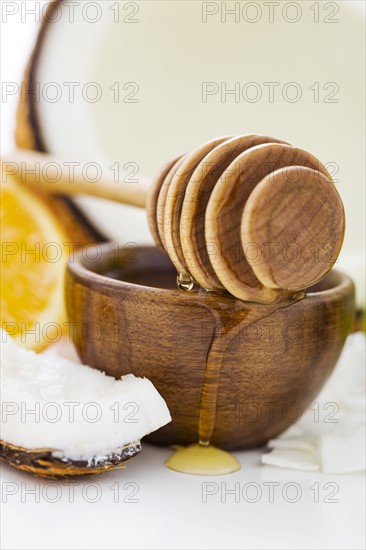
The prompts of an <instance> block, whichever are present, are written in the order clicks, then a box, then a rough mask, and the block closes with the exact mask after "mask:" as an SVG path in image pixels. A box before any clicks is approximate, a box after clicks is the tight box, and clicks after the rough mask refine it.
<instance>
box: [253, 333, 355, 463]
mask: <svg viewBox="0 0 366 550" xmlns="http://www.w3.org/2000/svg"><path fill="white" fill-rule="evenodd" d="M365 352H366V339H365V335H364V334H362V333H356V334H351V335H350V336H349V337H348V340H347V343H346V346H345V348H344V350H343V353H342V355H341V358H340V360H339V362H338V365H337V367H336V369H335V371H334V373H333V374H332V376H331V378H330V379H329V382H328V383H327V385H326V386H325V388H324V389H323V391H322V392H321V393H320V395H319V396H318V397H317V398H316V400H315V402H314V403H313V404H312V406H311V407H310V409H309V410H308V411H307V412H306V413H305V414H304V416H303V417H302V418H301V419H300V420H299V421H298V422H297V423H296V424H294V425H292V426H291V427H290V428H289V429H288V430H287V431H286V432H285V433H283V434H282V435H280V436H279V437H278V438H277V439H273V440H271V441H269V442H268V447H269V448H271V449H272V451H271V452H269V453H266V454H264V455H263V456H262V464H267V465H270V466H277V467H280V468H291V469H296V470H304V471H305V470H308V471H313V470H319V471H322V472H323V473H326V474H347V473H351V472H361V471H363V470H365V468H366V456H365V428H366V425H365V418H366V416H365V412H366V409H365V405H366V400H365V395H366V393H365V392H366V378H365Z"/></svg>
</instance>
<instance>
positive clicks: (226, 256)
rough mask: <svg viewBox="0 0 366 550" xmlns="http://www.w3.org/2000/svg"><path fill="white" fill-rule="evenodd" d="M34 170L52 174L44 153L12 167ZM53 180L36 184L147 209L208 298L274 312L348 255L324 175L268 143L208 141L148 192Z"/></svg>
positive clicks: (302, 155) (339, 210)
mask: <svg viewBox="0 0 366 550" xmlns="http://www.w3.org/2000/svg"><path fill="white" fill-rule="evenodd" d="M27 155H28V156H27ZM12 160H13V159H12ZM27 161H29V162H32V163H33V165H34V163H35V162H39V163H40V166H41V167H42V166H45V165H46V164H48V165H50V160H49V157H48V155H42V154H38V153H37V154H36V153H27V152H24V153H23V152H22V153H20V154H19V158H18V159H16V160H15V162H18V163H19V162H25V163H26V164H27ZM9 162H10V161H9V160H7V161H5V162H3V164H5V165H6V164H8V165H9ZM10 164H12V163H10ZM59 165H60V166H62V163H59ZM47 174H48V178H47V179H46V178H41V179H40V181H38V182H34V183H33V185H35V186H37V187H42V188H43V189H45V190H47V191H49V192H57V193H63V194H87V195H94V196H99V197H101V198H105V199H111V200H116V201H118V202H122V203H125V204H130V205H133V206H139V207H144V206H146V209H147V216H148V222H149V227H150V230H151V233H152V235H153V237H154V240H155V242H156V244H157V245H158V246H159V247H161V248H163V249H164V250H165V251H166V252H167V253H168V255H169V256H170V259H171V261H172V262H173V264H174V266H175V267H176V269H177V271H178V273H179V274H180V281H181V282H183V283H184V282H186V284H187V287H188V288H190V287H191V286H193V282H192V283H191V281H192V280H194V281H196V282H197V283H198V284H199V285H200V286H201V287H203V288H205V289H206V290H211V291H217V292H222V291H225V290H226V291H228V292H230V293H231V294H232V295H233V296H235V297H237V298H239V299H241V300H247V301H254V302H260V303H273V302H276V301H278V300H281V299H283V298H287V297H289V296H291V295H293V294H296V293H297V292H298V291H301V290H304V289H306V288H308V287H309V286H311V285H314V284H315V283H317V282H318V281H320V280H321V279H322V278H323V277H324V275H325V274H326V273H327V272H328V271H329V270H330V269H331V268H332V266H333V264H334V263H335V261H336V259H337V256H338V254H339V251H340V248H341V246H342V241H343V236H344V229H345V216H344V209H343V205H342V201H341V199H340V197H339V195H338V192H337V190H336V189H335V187H334V184H333V182H332V179H331V176H330V175H329V173H328V172H327V170H326V168H325V167H324V166H323V165H322V164H321V163H320V161H319V160H317V159H316V158H315V157H314V156H312V155H311V154H310V153H308V152H306V151H304V150H302V149H298V148H296V147H293V146H291V145H290V144H288V143H286V142H284V141H281V140H279V139H275V138H271V137H266V136H260V135H244V136H239V137H223V138H218V139H215V140H212V141H209V142H207V143H205V144H203V145H201V146H200V147H198V148H196V149H194V150H193V151H190V152H188V153H186V154H184V155H182V156H180V157H178V158H176V159H174V160H173V161H172V162H170V163H169V164H167V165H166V166H165V167H164V169H163V170H162V171H161V172H160V174H159V175H158V177H157V178H156V179H155V180H154V182H153V183H152V185H149V186H145V185H140V184H137V185H134V186H132V185H126V184H123V185H120V184H116V183H114V182H113V181H111V180H108V178H106V179H103V185H100V184H93V183H90V182H89V181H86V180H85V179H84V178H83V176H82V173H81V170H79V171H78V170H77V169H76V170H75V173H74V181H72V182H70V181H68V180H67V178H65V177H62V178H59V179H58V181H56V178H54V176H52V166H51V170H50V169H48V170H47ZM27 183H29V182H27Z"/></svg>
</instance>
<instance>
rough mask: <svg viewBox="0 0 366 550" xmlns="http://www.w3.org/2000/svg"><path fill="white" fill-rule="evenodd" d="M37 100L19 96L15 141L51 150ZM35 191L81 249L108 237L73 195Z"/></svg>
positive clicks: (29, 81) (30, 72) (31, 77)
mask: <svg viewBox="0 0 366 550" xmlns="http://www.w3.org/2000/svg"><path fill="white" fill-rule="evenodd" d="M60 1H61V0H54V1H53V2H51V3H50V4H49V5H48V8H47V11H46V13H45V16H44V19H43V21H42V23H41V26H40V30H39V32H38V36H37V39H36V43H35V46H34V48H33V52H32V54H31V56H30V59H29V61H28V64H27V67H26V69H25V72H24V76H23V84H25V85H26V86H27V89H32V88H33V86H34V84H35V75H36V71H37V63H38V60H39V57H40V52H41V48H42V47H43V43H44V39H45V36H46V34H47V31H48V28H49V25H50V20H52V17H53V15H54V12H55V11H56V9H57V5H58V4H60ZM35 99H36V98H35V97H34V96H33V95H32V94H29V95H27V96H26V98H25V101H22V98H21V97H20V98H19V103H18V109H17V115H16V129H15V142H16V144H17V146H18V147H19V148H21V149H33V150H36V151H41V152H44V153H47V152H48V151H47V146H46V144H45V143H44V140H43V138H42V134H41V129H40V125H39V121H38V116H37V110H36V101H35ZM35 193H36V194H37V196H38V197H39V198H40V199H41V200H42V201H43V202H44V203H45V204H46V206H47V207H48V208H49V210H50V211H51V212H52V213H53V215H55V216H56V217H57V219H58V220H59V222H60V223H61V224H62V226H63V228H64V230H65V232H66V233H67V235H68V236H69V237H70V240H71V242H72V243H75V245H76V247H77V248H78V247H81V246H84V245H86V244H88V243H92V242H100V241H105V240H106V238H105V236H104V235H103V234H102V233H100V232H99V231H98V230H97V229H96V228H95V227H94V226H93V224H92V223H91V222H90V221H89V220H88V219H87V218H86V217H85V215H84V214H83V213H82V212H81V210H80V209H79V208H78V207H77V206H76V204H75V203H74V202H73V201H72V200H71V199H70V198H68V197H65V196H61V195H48V194H46V193H44V192H42V191H36V192H35Z"/></svg>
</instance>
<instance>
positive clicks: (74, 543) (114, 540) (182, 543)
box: [1, 444, 365, 550]
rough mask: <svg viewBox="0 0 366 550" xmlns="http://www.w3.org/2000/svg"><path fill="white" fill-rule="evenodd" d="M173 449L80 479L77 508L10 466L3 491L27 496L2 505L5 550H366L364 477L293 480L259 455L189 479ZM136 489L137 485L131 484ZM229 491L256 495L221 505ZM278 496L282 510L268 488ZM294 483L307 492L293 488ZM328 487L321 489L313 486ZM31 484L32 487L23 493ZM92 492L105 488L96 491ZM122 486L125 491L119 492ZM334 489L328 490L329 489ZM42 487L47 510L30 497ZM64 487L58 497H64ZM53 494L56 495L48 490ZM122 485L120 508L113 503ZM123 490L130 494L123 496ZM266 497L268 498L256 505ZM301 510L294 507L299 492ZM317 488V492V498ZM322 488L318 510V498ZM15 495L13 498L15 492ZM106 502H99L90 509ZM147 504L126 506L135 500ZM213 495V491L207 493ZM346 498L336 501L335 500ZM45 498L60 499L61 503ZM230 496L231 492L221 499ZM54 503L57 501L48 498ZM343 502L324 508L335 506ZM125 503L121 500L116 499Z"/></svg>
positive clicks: (150, 451) (147, 450)
mask: <svg viewBox="0 0 366 550" xmlns="http://www.w3.org/2000/svg"><path fill="white" fill-rule="evenodd" d="M169 454H170V451H169V450H168V449H161V448H156V447H152V446H149V445H147V444H144V445H143V451H142V453H141V454H140V455H139V456H137V457H136V458H135V459H133V460H131V461H130V462H129V463H128V464H127V468H126V470H121V471H119V472H114V473H108V474H106V475H105V476H104V477H94V478H89V479H81V480H80V479H78V480H77V481H76V482H69V483H79V485H78V486H76V487H75V500H74V502H73V503H70V502H69V497H68V495H69V491H70V489H69V488H68V486H67V484H65V483H62V482H61V483H60V482H57V483H55V482H52V481H47V480H42V479H37V478H32V477H30V476H29V475H26V474H23V473H18V472H16V471H15V470H13V469H11V468H10V467H8V466H6V465H3V466H2V467H1V487H2V491H3V496H2V499H3V500H4V488H5V487H7V488H8V490H10V489H12V488H13V486H12V485H10V486H9V485H6V484H7V483H13V484H16V485H15V486H14V487H15V489H16V488H18V493H17V494H15V495H14V496H9V497H8V502H7V503H6V504H4V503H2V505H1V508H2V510H1V512H2V514H1V527H2V540H1V543H2V548H3V549H4V550H8V549H14V550H20V549H25V548H27V549H37V550H41V549H53V548H58V549H115V548H116V549H117V548H119V549H126V550H127V549H135V548H136V549H145V548H146V549H150V548H151V549H163V548H172V549H178V548H179V549H181V548H182V549H196V548H207V549H216V548H217V549H234V548H235V549H236V548H240V549H248V550H249V549H250V550H253V549H261V550H263V549H283V550H285V549H291V550H294V549H304V550H305V549H306V550H310V549H314V550H315V549H316V550H320V549H326V550H330V549H331V550H336V549H342V550H349V549H352V550H357V549H361V548H364V539H363V522H364V511H365V510H364V489H363V485H364V478H363V476H362V475H361V474H352V475H348V476H328V475H322V474H319V473H313V472H310V473H306V472H289V471H283V470H280V469H275V468H272V467H270V466H264V467H263V466H260V454H261V453H260V452H259V451H253V452H246V453H244V452H241V453H236V456H237V458H238V459H239V460H240V462H241V464H242V469H241V470H240V471H239V472H237V473H235V474H232V475H229V476H222V477H217V478H213V477H211V478H203V477H195V476H184V475H182V474H178V473H176V472H172V471H170V470H168V469H167V468H165V467H164V466H163V464H164V461H165V460H166V458H167V457H168V456H169ZM204 482H206V483H213V484H218V486H216V485H213V486H211V488H218V489H219V492H218V493H217V494H216V495H213V496H208V497H207V502H206V503H204V502H202V483H204ZM128 483H132V484H133V485H131V486H128V485H127V486H126V484H128ZM222 483H225V484H226V487H227V490H230V489H233V488H234V487H235V483H239V489H240V490H241V491H242V490H243V488H244V494H245V491H246V489H245V485H246V484H248V483H256V484H257V485H252V486H249V487H247V496H246V497H245V499H244V498H241V499H240V501H239V502H235V496H234V495H229V494H228V495H227V501H226V502H221V496H220V486H221V484H222ZM265 483H267V484H268V483H278V484H279V485H277V486H275V487H274V498H273V502H270V499H269V486H268V485H265ZM287 483H296V484H298V486H293V487H290V486H288V487H286V484H287ZM317 483H318V484H319V485H318V486H316V485H314V484H317ZM22 484H23V488H22ZM93 484H96V485H95V486H93ZM115 484H118V485H115ZM327 484H329V485H327ZM36 485H37V486H38V492H40V495H41V496H40V502H39V503H35V497H34V495H28V496H26V497H25V500H26V502H24V503H22V500H21V498H22V494H23V496H24V494H25V491H26V489H35V488H36ZM55 485H56V488H55ZM47 486H48V489H46V488H47ZM112 486H114V487H115V488H116V487H117V486H119V488H120V495H119V501H118V502H114V494H115V492H114V491H116V489H111V487H112ZM124 487H126V488H125V489H124ZM258 487H259V488H260V490H261V491H262V496H261V498H260V500H259V501H258V502H252V503H251V502H248V501H249V500H250V499H253V498H255V491H256V490H257V489H258ZM298 487H300V490H301V496H300V498H299V500H298V502H293V503H291V502H287V501H286V500H285V498H284V497H283V493H284V494H285V496H286V491H287V496H286V498H287V499H292V498H294V497H295V496H296V492H297V491H298V493H299V495H300V490H299V488H298ZM311 487H313V489H311ZM316 487H319V496H320V498H319V502H315V496H314V491H315V489H316ZM15 489H14V490H15ZM83 489H84V492H85V491H86V495H87V498H88V499H89V500H90V499H93V498H95V496H96V495H97V494H98V493H99V496H100V500H99V501H98V502H96V503H90V502H87V501H85V500H84V499H83V496H82V495H83ZM135 489H138V492H137V493H136V494H135V495H134V497H133V498H135V499H137V500H138V502H135V503H133V502H123V500H124V499H126V498H127V500H128V495H130V494H131V492H132V491H134V490H135ZM206 490H207V489H206ZM335 490H337V493H336V494H334V495H333V497H331V496H330V495H331V494H332V493H333V491H335ZM42 491H45V494H46V499H47V498H48V499H51V498H55V497H57V495H58V496H60V495H61V498H60V500H59V501H58V502H56V503H54V504H51V503H48V502H47V501H46V500H45V498H44V497H43V496H42ZM221 494H223V493H221ZM47 495H48V496H47ZM327 497H328V498H333V499H338V502H325V499H326V498H327ZM117 500H118V499H117Z"/></svg>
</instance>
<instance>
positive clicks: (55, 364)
mask: <svg viewBox="0 0 366 550" xmlns="http://www.w3.org/2000/svg"><path fill="white" fill-rule="evenodd" d="M1 348H2V349H1V432H0V439H1V441H2V442H5V443H7V444H10V445H12V446H16V447H20V448H25V449H29V450H34V449H52V456H53V457H55V458H58V459H60V458H61V459H68V460H71V461H83V462H86V463H87V464H91V465H96V464H98V463H102V462H103V460H104V459H105V458H106V457H110V456H113V455H116V454H118V450H120V449H121V448H122V447H123V446H125V445H128V444H131V443H133V442H138V441H139V440H140V439H141V438H142V437H143V436H144V435H147V434H149V433H150V432H153V431H155V430H157V429H158V428H160V427H161V426H164V425H165V424H167V423H168V422H170V420H171V416H170V413H169V410H168V407H167V405H166V403H165V401H164V399H163V398H162V397H161V395H160V394H159V393H158V391H157V390H156V389H155V387H154V386H153V384H152V383H151V382H150V381H149V380H148V379H146V378H138V377H135V376H134V375H132V374H129V375H126V376H123V377H122V378H121V379H120V380H115V379H114V378H112V377H111V376H107V375H106V374H104V373H103V372H100V371H98V370H95V369H92V368H90V367H88V366H86V365H81V364H78V363H74V362H72V361H69V360H66V359H63V358H60V357H58V356H56V355H53V354H43V355H42V354H36V353H34V352H32V351H28V350H25V349H23V348H20V347H18V346H17V345H16V344H15V343H14V342H13V341H12V339H11V338H10V337H9V336H8V335H7V334H6V333H4V332H3V331H1ZM31 411H33V413H32V412H31ZM135 454H136V453H135Z"/></svg>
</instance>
